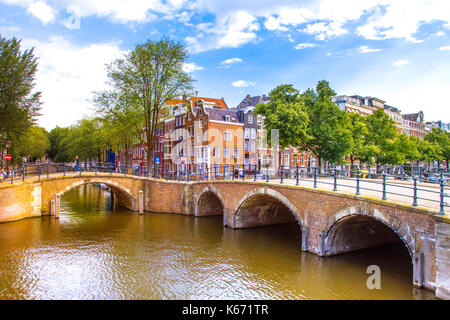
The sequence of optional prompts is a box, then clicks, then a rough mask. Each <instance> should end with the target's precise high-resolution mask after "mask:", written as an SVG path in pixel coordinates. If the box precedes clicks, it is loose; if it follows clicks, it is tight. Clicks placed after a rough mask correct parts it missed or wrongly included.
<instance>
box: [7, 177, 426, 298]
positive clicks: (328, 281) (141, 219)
mask: <svg viewBox="0 0 450 320" xmlns="http://www.w3.org/2000/svg"><path fill="white" fill-rule="evenodd" d="M111 208H112V203H111V198H110V192H108V191H107V190H105V189H102V188H99V187H98V186H96V185H87V186H83V187H80V188H78V189H76V190H73V191H71V192H69V193H67V194H66V195H64V197H63V199H62V203H61V218H60V219H59V220H55V219H54V218H50V217H44V218H42V219H27V220H22V221H18V222H14V223H6V224H0V298H1V299H433V298H434V294H433V293H432V292H429V291H426V290H421V289H415V288H413V286H412V284H411V278H412V267H411V265H410V258H409V254H408V252H407V250H406V249H405V248H404V247H402V245H401V244H400V245H394V246H388V247H379V248H375V249H371V250H365V251H359V252H354V253H349V254H344V255H340V256H334V257H328V258H320V257H317V256H315V255H313V254H310V253H305V252H302V251H301V232H300V228H299V226H298V225H297V224H295V223H294V224H292V225H281V226H271V227H261V228H253V229H243V230H232V229H229V228H224V227H223V226H222V217H220V216H216V217H199V218H196V217H192V216H183V215H174V214H146V215H144V216H141V215H139V214H137V213H133V212H130V211H120V210H116V211H112V212H111V210H110V209H111ZM371 264H378V265H379V266H380V267H381V271H382V280H381V286H382V289H381V290H369V289H367V288H366V280H367V277H368V274H366V268H367V266H368V265H371Z"/></svg>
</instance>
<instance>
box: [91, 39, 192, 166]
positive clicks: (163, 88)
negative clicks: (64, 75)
mask: <svg viewBox="0 0 450 320" xmlns="http://www.w3.org/2000/svg"><path fill="white" fill-rule="evenodd" d="M186 59H187V53H186V50H185V47H184V46H183V45H182V44H180V43H175V42H174V41H172V40H170V39H166V38H163V39H161V40H159V41H151V40H149V41H147V42H146V43H144V44H139V45H137V46H136V48H135V49H134V50H133V51H131V52H130V53H129V54H127V55H126V56H125V57H123V58H121V59H117V60H115V61H114V62H113V63H111V64H110V65H108V79H109V81H108V84H109V85H110V89H109V90H106V91H103V92H98V93H96V94H95V97H94V103H95V104H96V106H97V108H98V111H99V114H100V115H102V116H110V117H111V119H113V120H114V121H116V120H117V121H122V122H127V123H126V124H124V128H123V129H124V130H125V131H127V130H131V132H132V135H133V136H135V137H138V138H139V139H140V140H141V142H143V143H146V144H147V155H148V158H149V159H148V160H149V162H150V163H149V164H150V165H151V164H152V161H153V156H152V155H153V150H154V147H155V144H156V129H157V126H158V123H159V119H160V112H161V108H162V107H163V106H164V104H165V102H166V101H167V100H169V99H172V98H174V97H177V96H180V95H182V94H184V93H186V92H188V91H189V90H191V89H192V82H193V80H192V78H191V77H190V76H189V75H188V74H187V73H186V72H184V71H183V63H184V62H185V60H186ZM123 116H125V118H127V119H124V117H123ZM120 119H121V120H120ZM142 130H144V131H145V134H144V135H143V134H141V131H142Z"/></svg>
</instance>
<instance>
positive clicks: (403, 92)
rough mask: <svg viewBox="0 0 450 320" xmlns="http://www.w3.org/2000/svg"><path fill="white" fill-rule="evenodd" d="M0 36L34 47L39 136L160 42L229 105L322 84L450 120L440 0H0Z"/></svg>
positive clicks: (447, 10) (447, 14)
mask: <svg viewBox="0 0 450 320" xmlns="http://www.w3.org/2000/svg"><path fill="white" fill-rule="evenodd" d="M0 33H1V34H2V35H3V36H6V37H8V38H10V37H13V36H15V37H17V38H19V39H22V40H23V46H24V47H27V48H31V47H35V54H36V55H37V56H38V57H39V71H38V76H37V88H38V89H39V90H41V91H42V92H43V99H42V101H43V102H44V104H43V110H42V111H43V116H42V117H41V118H40V120H39V124H40V125H42V126H44V127H45V128H47V129H48V130H50V129H52V128H53V127H55V126H56V125H59V126H68V125H71V124H72V123H74V122H75V121H76V120H78V119H80V118H81V117H83V115H88V114H91V113H92V106H91V104H90V102H89V99H90V98H91V97H92V91H94V90H100V89H102V88H104V87H105V84H104V83H105V80H106V78H105V70H104V65H105V63H108V62H110V61H112V60H113V59H114V58H116V57H119V56H121V55H123V54H124V53H126V52H127V51H128V50H132V49H133V48H134V46H135V45H136V44H138V43H143V42H145V41H146V40H148V39H152V40H159V39H160V38H161V37H163V36H169V37H171V38H173V39H175V40H177V41H181V42H183V43H184V44H185V45H186V46H187V48H188V50H189V59H188V61H187V64H186V65H185V68H186V70H187V71H189V72H191V73H192V76H193V78H194V79H195V80H196V82H195V87H196V89H197V90H198V91H199V95H200V96H208V97H214V98H222V97H223V98H224V99H225V101H226V102H227V104H228V105H229V106H230V107H234V106H236V105H237V104H238V103H239V102H240V101H241V100H242V99H243V98H244V97H245V96H246V95H247V94H250V95H260V94H264V93H265V94H268V93H269V91H270V90H271V89H273V88H274V87H275V86H277V85H279V84H282V83H283V84H285V83H289V84H293V85H294V86H295V87H296V88H298V89H299V90H301V91H303V90H305V89H307V88H309V87H314V86H315V85H316V83H317V81H319V80H322V79H326V80H328V81H329V82H330V84H331V86H332V88H333V89H334V90H335V91H336V92H337V93H338V94H359V95H362V96H374V97H378V98H381V99H383V100H386V103H387V104H389V105H392V106H394V107H397V108H399V109H400V110H401V111H402V112H403V113H412V112H417V111H419V110H423V111H424V113H425V120H427V121H430V120H443V121H446V122H450V103H449V102H448V93H449V92H450V72H449V71H450V1H447V0H440V1H439V0H436V1H427V0H408V1H406V0H405V1H403V0H366V1H364V0H359V1H358V0H340V1H335V0H320V1H301V0H296V1H293V0H278V1H273V0H271V1H268V0H258V1H256V0H255V1H238V0H216V1H206V0H193V1H192V0H191V1H185V0H148V1H143V0H128V1H122V0H109V1H103V0H90V1H88V0H58V1H56V0H0Z"/></svg>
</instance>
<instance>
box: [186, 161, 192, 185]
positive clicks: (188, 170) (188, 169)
mask: <svg viewBox="0 0 450 320" xmlns="http://www.w3.org/2000/svg"><path fill="white" fill-rule="evenodd" d="M186 167H187V175H186V182H189V172H190V170H191V169H190V168H189V166H188V165H186Z"/></svg>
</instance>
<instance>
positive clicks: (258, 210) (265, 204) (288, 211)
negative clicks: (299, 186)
mask: <svg viewBox="0 0 450 320" xmlns="http://www.w3.org/2000/svg"><path fill="white" fill-rule="evenodd" d="M232 220H233V226H234V228H247V227H254V226H263V225H271V224H280V223H290V222H297V223H298V224H299V225H300V228H302V226H303V221H302V218H301V215H300V214H299V212H298V210H297V208H296V207H295V206H294V205H293V204H292V202H291V201H289V199H288V198H286V197H285V196H284V195H283V194H281V193H279V192H278V191H275V190H273V189H269V188H258V189H255V190H253V191H250V192H248V193H246V194H245V195H244V196H243V197H242V198H241V199H240V200H239V202H238V207H237V209H236V211H235V212H234V213H233V217H232Z"/></svg>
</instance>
